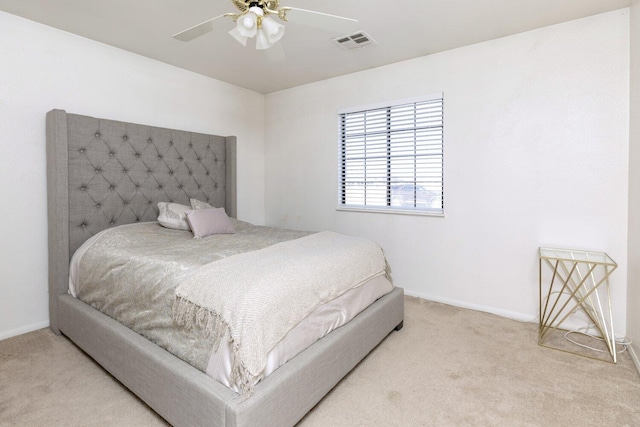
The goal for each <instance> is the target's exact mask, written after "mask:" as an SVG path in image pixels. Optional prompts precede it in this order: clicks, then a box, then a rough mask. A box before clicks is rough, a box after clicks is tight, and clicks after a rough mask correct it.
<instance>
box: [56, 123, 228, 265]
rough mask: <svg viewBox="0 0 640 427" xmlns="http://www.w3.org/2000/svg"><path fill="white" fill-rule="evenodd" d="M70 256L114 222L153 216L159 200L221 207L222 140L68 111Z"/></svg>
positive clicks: (223, 180) (223, 138) (222, 197)
mask: <svg viewBox="0 0 640 427" xmlns="http://www.w3.org/2000/svg"><path fill="white" fill-rule="evenodd" d="M67 135H68V155H69V163H68V168H69V171H68V177H69V179H68V182H69V184H68V193H69V238H70V246H69V254H70V255H71V254H73V252H74V251H75V250H76V249H77V248H78V247H79V246H80V245H81V244H82V242H84V241H85V240H86V239H87V238H89V237H90V236H92V235H94V234H96V233H98V232H99V231H101V230H104V229H105V228H108V227H112V226H115V225H121V224H129V223H134V222H140V221H155V220H156V218H157V216H158V206H157V204H158V202H161V201H166V202H175V203H181V204H186V205H188V204H189V199H190V198H196V199H200V200H203V201H206V202H208V203H210V204H212V205H214V206H218V207H226V206H225V203H226V200H225V199H226V197H225V188H226V168H225V166H226V162H225V161H226V149H225V142H226V138H225V137H221V136H212V135H202V134H197V133H191V132H184V131H177V130H169V129H163V128H157V127H152V126H144V125H138V124H132V123H123V122H117V121H113V120H104V119H96V118H92V117H86V116H79V115H74V114H67Z"/></svg>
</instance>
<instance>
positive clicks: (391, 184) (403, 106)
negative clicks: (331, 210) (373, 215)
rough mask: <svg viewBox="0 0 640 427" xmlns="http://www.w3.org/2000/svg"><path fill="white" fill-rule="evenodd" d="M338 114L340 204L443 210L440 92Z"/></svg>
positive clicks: (369, 207)
mask: <svg viewBox="0 0 640 427" xmlns="http://www.w3.org/2000/svg"><path fill="white" fill-rule="evenodd" d="M339 117H340V163H341V165H340V189H339V192H340V194H339V203H338V205H339V206H338V207H339V208H352V209H363V210H369V209H371V210H389V211H419V212H428V213H436V214H441V213H443V200H444V198H443V96H442V94H437V95H431V96H429V97H425V98H423V99H419V100H411V101H404V102H402V101H401V102H400V103H397V104H394V105H388V106H374V107H370V108H366V107H365V108H364V109H356V111H353V110H352V111H346V112H340V113H339Z"/></svg>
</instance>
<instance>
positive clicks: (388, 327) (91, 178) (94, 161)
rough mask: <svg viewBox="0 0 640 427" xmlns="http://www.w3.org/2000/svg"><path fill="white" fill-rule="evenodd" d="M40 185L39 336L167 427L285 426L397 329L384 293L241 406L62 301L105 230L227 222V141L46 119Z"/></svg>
mask: <svg viewBox="0 0 640 427" xmlns="http://www.w3.org/2000/svg"><path fill="white" fill-rule="evenodd" d="M47 185H48V210H49V212H48V220H49V296H50V302H49V310H50V327H51V329H52V330H53V331H54V332H55V333H56V334H64V335H65V336H66V337H68V338H69V339H70V340H72V341H73V342H74V343H75V344H76V345H78V347H80V348H81V349H82V350H84V351H85V352H86V353H87V354H88V355H90V356H91V357H92V358H93V359H95V360H96V361H97V362H98V363H99V364H100V365H101V366H103V367H104V368H105V369H106V370H107V371H108V372H110V373H111V375H113V376H114V377H115V378H116V379H118V380H119V381H120V382H121V383H123V384H124V385H125V386H126V387H127V388H129V389H130V390H131V391H132V392H133V393H135V394H136V395H137V396H138V397H140V398H141V399H142V400H143V401H144V402H146V403H147V404H148V405H149V406H150V407H151V408H152V409H153V410H155V411H156V412H157V413H158V414H160V415H161V416H162V417H163V418H165V419H166V420H167V421H168V422H169V423H171V424H173V425H176V426H201V425H202V426H256V425H260V426H270V425H272V426H288V425H294V424H295V423H297V422H298V421H299V420H300V419H301V418H302V417H303V416H304V415H305V414H306V413H307V412H308V411H309V410H310V409H311V408H313V406H314V405H315V404H317V403H318V402H319V401H320V400H321V399H322V397H323V396H324V395H325V394H326V393H328V392H329V391H330V390H331V388H333V387H334V386H335V385H336V384H337V383H338V382H339V381H340V379H341V378H343V377H344V376H345V375H346V374H347V373H348V372H349V371H350V370H351V369H353V367H354V366H356V364H358V363H359V362H360V360H362V359H363V358H364V357H365V356H366V355H367V354H368V353H369V352H370V351H371V350H372V349H374V348H375V347H376V346H377V345H378V344H379V343H380V342H381V341H382V340H383V339H384V338H385V337H386V336H387V335H388V334H389V333H390V332H392V331H393V330H394V329H396V330H399V329H400V328H401V327H402V321H403V317H404V302H403V291H402V289H401V288H398V287H395V288H394V289H393V291H392V292H390V293H388V294H386V295H385V296H383V297H381V298H380V299H378V300H377V301H375V302H374V303H373V304H372V305H370V306H369V307H368V308H366V309H365V310H364V311H362V312H361V313H360V314H358V315H357V316H356V317H355V318H354V319H353V320H351V321H350V322H348V323H347V324H345V325H344V326H342V327H340V328H338V329H335V330H334V331H332V332H330V333H329V334H328V335H326V336H325V337H324V338H322V339H320V340H319V341H317V342H316V343H315V344H313V345H312V346H310V347H309V348H307V349H306V350H304V351H303V352H301V353H300V354H298V355H297V356H296V357H294V358H293V359H291V360H289V361H288V362H287V363H285V364H284V365H283V366H281V367H280V368H279V369H277V370H275V372H273V373H272V374H271V375H269V376H268V377H266V378H265V379H264V380H263V381H261V382H259V383H258V384H257V385H256V386H255V390H253V393H252V395H251V396H250V397H249V398H246V397H245V396H242V395H240V394H238V393H236V392H235V391H233V390H231V389H229V388H227V387H226V386H224V385H222V384H221V383H219V382H217V381H215V380H214V379H212V378H211V377H209V376H207V375H206V374H205V373H203V372H202V371H201V370H198V369H196V368H194V367H193V366H191V365H190V364H188V363H186V362H184V361H183V360H181V359H179V358H178V357H176V356H174V355H172V354H171V353H169V352H167V351H165V350H164V349H162V348H161V347H159V346H157V345H156V344H154V343H153V342H151V341H149V340H147V339H146V338H144V337H143V336H141V335H139V334H137V333H136V332H134V331H132V330H131V329H128V328H127V327H125V326H123V325H122V324H120V323H118V322H117V321H115V320H113V319H112V318H111V317H109V316H106V315H104V314H102V313H101V312H99V311H97V310H96V309H94V308H92V307H91V306H89V305H87V304H85V303H83V302H81V301H80V300H78V299H76V298H74V297H72V296H71V295H69V293H68V289H69V263H70V259H71V256H72V255H73V253H74V252H75V251H76V249H77V248H78V247H80V246H81V245H82V243H84V242H85V241H86V240H87V239H88V238H90V237H91V236H93V235H95V234H96V233H99V232H100V231H102V230H105V229H108V228H110V227H114V226H120V225H124V224H133V223H137V222H149V221H155V220H156V218H157V215H158V213H157V210H156V205H157V203H158V202H175V203H183V204H188V201H189V200H190V199H191V198H195V199H199V200H203V201H206V202H207V203H210V204H211V205H214V206H216V207H224V208H225V210H226V212H227V213H228V215H229V216H230V217H236V216H237V212H236V139H235V137H222V136H215V135H203V134H198V133H192V132H185V131H177V130H170V129H163V128H158V127H151V126H145V125H138V124H133V123H124V122H118V121H113V120H105V119H97V118H93V117H88V116H82V115H77V114H67V113H66V112H65V111H63V110H52V111H50V112H49V113H48V114H47ZM390 369H392V367H390Z"/></svg>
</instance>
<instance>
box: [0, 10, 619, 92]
mask: <svg viewBox="0 0 640 427" xmlns="http://www.w3.org/2000/svg"><path fill="white" fill-rule="evenodd" d="M280 1H281V4H280V5H281V6H291V7H297V8H302V9H310V10H315V11H319V12H324V13H329V14H333V15H341V16H346V17H349V18H355V19H358V20H359V25H358V26H357V28H355V29H356V30H363V31H365V32H367V33H368V34H369V35H370V36H371V37H372V38H373V39H374V40H375V41H376V44H375V45H370V46H367V47H364V48H361V49H356V50H347V49H344V48H342V47H340V46H338V45H336V44H334V43H333V42H332V41H331V39H332V38H334V37H337V36H340V35H342V34H337V33H331V32H327V31H323V30H319V29H315V28H312V27H307V26H304V25H301V24H296V23H295V22H288V23H286V24H285V25H286V31H285V35H284V37H283V39H282V41H281V45H282V48H283V49H284V51H285V53H286V57H285V59H282V60H279V61H273V60H272V59H270V58H269V56H268V55H267V54H266V51H256V50H255V49H254V48H253V45H252V41H250V42H249V44H248V45H247V47H242V46H241V45H240V44H239V43H238V42H236V41H235V40H234V39H233V38H232V37H231V36H229V35H228V34H227V31H229V30H230V29H231V28H232V27H233V25H234V23H233V21H232V20H231V19H228V18H225V19H223V20H219V21H217V28H216V30H215V31H213V32H212V33H209V34H207V35H204V36H202V37H200V38H198V39H195V40H193V41H191V42H188V43H184V42H180V41H177V40H174V39H173V38H172V37H171V36H172V35H173V34H175V33H177V32H179V31H181V30H184V29H186V28H188V27H191V26H193V25H195V24H198V23H200V22H202V21H204V20H207V19H209V18H212V17H215V16H218V15H221V14H223V13H227V12H235V11H237V9H235V7H234V6H233V4H232V2H231V1H227V0H0V10H3V11H5V12H9V13H12V14H15V15H18V16H22V17H24V18H27V19H31V20H33V21H37V22H41V23H43V24H46V25H49V26H52V27H55V28H59V29H62V30H65V31H68V32H71V33H74V34H78V35H80V36H83V37H87V38H89V39H93V40H96V41H99V42H102V43H105V44H109V45H112V46H116V47H119V48H121V49H125V50H128V51H131V52H134V53H137V54H140V55H144V56H147V57H149V58H153V59H156V60H158V61H162V62H166V63H168V64H172V65H175V66H178V67H181V68H184V69H187V70H191V71H194V72H196V73H200V74H203V75H205V76H209V77H213V78H215V79H218V80H222V81H225V82H228V83H231V84H234V85H238V86H242V87H245V88H248V89H251V90H254V91H257V92H261V93H269V92H274V91H278V90H281V89H286V88H290V87H294V86H298V85H301V84H305V83H310V82H314V81H319V80H323V79H326V78H329V77H335V76H338V75H343V74H348V73H352V72H355V71H360V70H364V69H368V68H373V67H378V66H381V65H386V64H390V63H393V62H398V61H402V60H406V59H410V58H415V57H419V56H423V55H428V54H432V53H436V52H441V51H445V50H449V49H453V48H457V47H461V46H465V45H469V44H474V43H479V42H483V41H487V40H491V39H495V38H498V37H503V36H507V35H511V34H516V33H520V32H523V31H528V30H532V29H535V28H540V27H544V26H548V25H553V24H557V23H560V22H565V21H569V20H573V19H578V18H583V17H586V16H590V15H595V14H598V13H602V12H606V11H610V10H616V9H620V8H623V7H627V6H629V5H630V3H631V0H394V1H383V0H367V1H364V0H321V1H318V0H316V1H313V0H280Z"/></svg>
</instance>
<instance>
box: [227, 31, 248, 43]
mask: <svg viewBox="0 0 640 427" xmlns="http://www.w3.org/2000/svg"><path fill="white" fill-rule="evenodd" d="M229 34H230V35H231V37H233V38H234V39H236V40H237V41H238V43H240V44H241V45H242V46H246V45H247V40H248V39H249V38H248V37H246V36H243V35H242V34H240V32H239V31H238V27H233V29H232V30H231V31H229Z"/></svg>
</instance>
